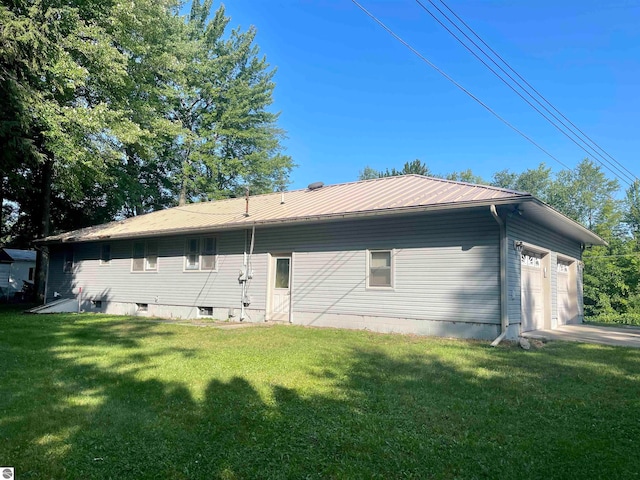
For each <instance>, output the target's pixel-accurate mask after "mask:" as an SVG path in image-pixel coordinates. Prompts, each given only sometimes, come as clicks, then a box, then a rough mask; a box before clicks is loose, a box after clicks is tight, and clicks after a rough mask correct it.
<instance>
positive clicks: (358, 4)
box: [351, 0, 571, 170]
mask: <svg viewBox="0 0 640 480" xmlns="http://www.w3.org/2000/svg"><path fill="white" fill-rule="evenodd" d="M351 1H352V2H353V3H354V4H355V5H356V6H357V7H358V8H359V9H360V10H362V11H363V12H364V13H365V14H366V15H367V16H368V17H369V18H371V19H372V20H373V21H374V22H376V23H377V24H378V25H380V26H381V27H382V28H383V29H384V30H385V31H386V32H387V33H388V34H389V35H391V36H392V37H393V38H395V39H396V40H397V41H398V42H400V43H401V44H402V45H404V46H405V47H406V48H408V49H409V50H410V51H411V52H412V53H413V54H414V55H415V56H417V57H418V58H419V59H420V60H422V61H423V62H424V63H426V64H427V65H429V66H430V67H431V68H433V69H434V70H435V71H436V72H438V73H439V74H440V75H442V76H443V77H444V78H446V79H447V80H448V81H449V82H451V83H452V84H453V85H455V86H456V87H458V88H459V89H460V90H462V91H463V92H464V93H465V94H467V95H468V96H469V97H471V98H472V99H473V100H475V101H476V102H477V103H478V104H480V105H481V106H482V107H484V108H485V109H486V110H487V111H488V112H489V113H491V114H492V115H493V116H494V117H496V118H497V119H498V120H500V121H501V122H502V123H504V124H505V125H506V126H507V127H509V128H510V129H511V130H513V131H514V132H516V133H517V134H518V135H520V136H522V137H523V138H524V139H526V140H527V141H528V142H530V143H531V144H532V145H534V146H535V147H537V148H538V149H539V150H540V151H542V152H543V153H544V154H545V155H547V156H548V157H549V158H551V159H552V160H554V161H556V162H558V163H559V164H560V165H562V166H563V167H564V168H566V169H567V170H571V168H570V167H568V166H567V165H565V164H564V163H563V162H562V161H560V160H559V159H558V158H557V157H555V156H554V155H553V154H551V153H550V152H548V151H547V150H545V149H544V147H542V146H541V145H540V144H539V143H537V142H536V141H535V140H533V139H532V138H531V137H529V136H528V135H527V134H525V133H524V132H522V131H521V130H519V129H518V128H517V127H515V126H514V125H512V124H511V123H509V122H508V121H507V120H506V119H504V118H503V117H501V116H500V115H499V114H498V113H497V112H496V111H495V110H493V109H492V108H491V107H489V106H488V105H487V104H486V103H484V102H483V101H482V100H480V99H479V98H478V97H476V96H475V95H474V94H473V93H471V92H470V91H469V90H467V89H466V88H465V87H463V86H462V85H461V84H460V83H458V82H457V81H456V80H454V79H453V78H452V77H450V76H449V75H448V74H447V73H446V72H444V71H443V70H441V69H440V68H439V67H438V66H436V65H435V64H434V63H432V62H431V61H430V60H429V59H427V58H426V57H425V56H424V55H422V54H421V53H420V52H419V51H418V50H416V49H415V48H413V47H412V46H411V45H410V44H409V43H408V42H406V41H405V40H403V39H402V38H401V37H400V36H399V35H397V34H396V33H395V32H394V31H393V30H391V28H389V27H387V25H385V24H384V23H383V22H382V21H381V20H379V19H378V18H377V17H376V16H375V15H374V14H372V13H371V12H369V10H367V9H366V8H365V7H363V6H362V5H361V4H360V3H358V2H357V1H356V0H351Z"/></svg>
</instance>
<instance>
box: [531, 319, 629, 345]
mask: <svg viewBox="0 0 640 480" xmlns="http://www.w3.org/2000/svg"><path fill="white" fill-rule="evenodd" d="M522 336H523V337H526V338H535V339H538V340H566V341H569V342H582V343H600V344H602V345H615V346H620V347H635V348H640V327H608V326H607V327H603V326H600V325H587V324H580V325H563V326H561V327H558V328H556V329H554V330H533V331H531V332H524V333H523V334H522Z"/></svg>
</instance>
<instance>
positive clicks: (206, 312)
mask: <svg viewBox="0 0 640 480" xmlns="http://www.w3.org/2000/svg"><path fill="white" fill-rule="evenodd" d="M198 316H200V317H213V307H198Z"/></svg>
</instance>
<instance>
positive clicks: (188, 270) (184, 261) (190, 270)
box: [182, 235, 218, 273]
mask: <svg viewBox="0 0 640 480" xmlns="http://www.w3.org/2000/svg"><path fill="white" fill-rule="evenodd" d="M206 238H212V239H213V242H214V245H213V268H202V245H203V243H204V242H203V240H204V239H206ZM190 240H198V268H187V258H188V255H189V253H188V246H189V241H190ZM182 271H183V272H185V273H211V272H217V271H218V237H217V236H215V235H201V236H192V237H187V238H185V240H184V254H183V256H182Z"/></svg>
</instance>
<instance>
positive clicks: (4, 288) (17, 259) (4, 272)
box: [0, 248, 36, 301]
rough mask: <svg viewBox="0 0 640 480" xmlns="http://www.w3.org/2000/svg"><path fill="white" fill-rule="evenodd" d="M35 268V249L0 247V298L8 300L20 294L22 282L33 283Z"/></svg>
mask: <svg viewBox="0 0 640 480" xmlns="http://www.w3.org/2000/svg"><path fill="white" fill-rule="evenodd" d="M35 269H36V252H35V250H19V249H16V248H0V300H2V301H9V300H13V299H14V298H15V297H16V294H18V295H21V292H22V289H23V286H24V282H27V283H30V284H32V285H33V279H34V272H35Z"/></svg>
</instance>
